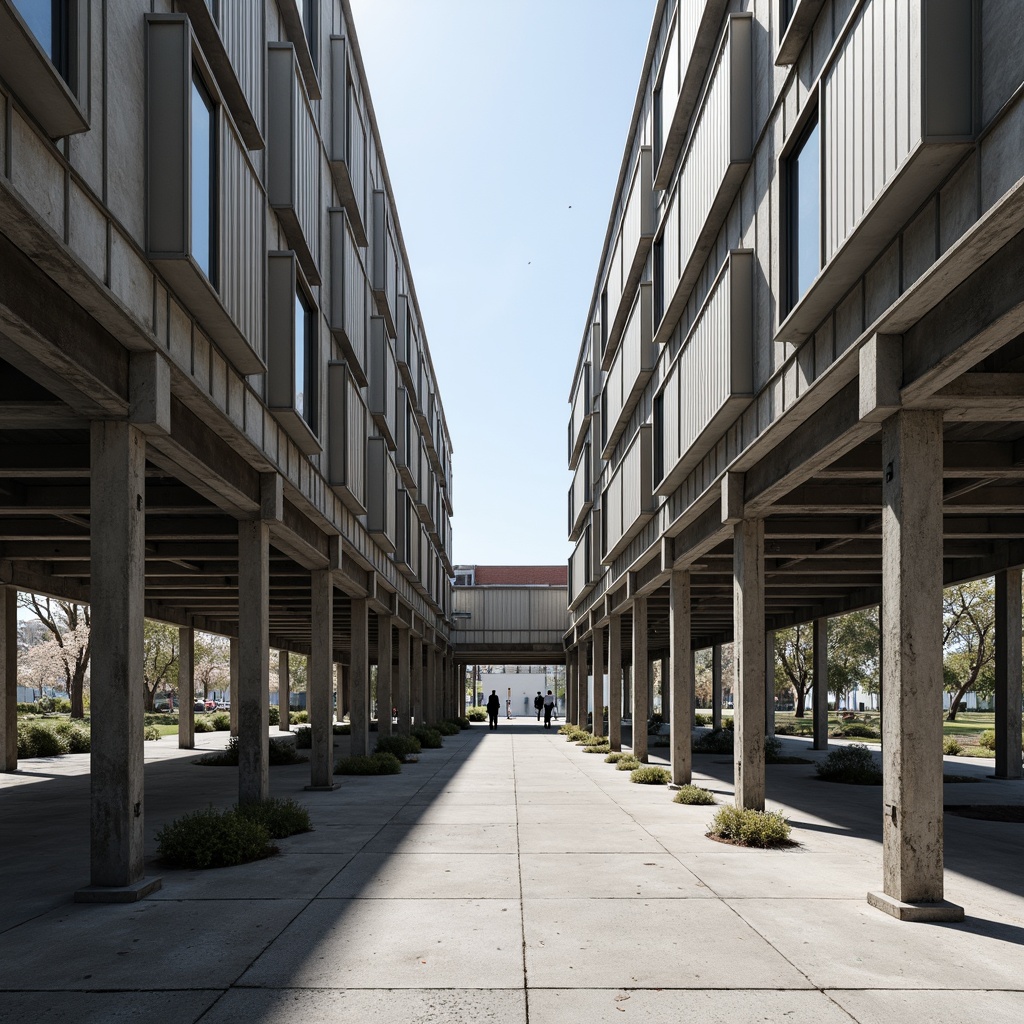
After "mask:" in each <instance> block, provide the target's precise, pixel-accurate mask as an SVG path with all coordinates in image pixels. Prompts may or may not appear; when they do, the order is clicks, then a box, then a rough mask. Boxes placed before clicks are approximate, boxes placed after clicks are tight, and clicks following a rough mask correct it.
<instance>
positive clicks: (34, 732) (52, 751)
mask: <svg viewBox="0 0 1024 1024" xmlns="http://www.w3.org/2000/svg"><path fill="white" fill-rule="evenodd" d="M70 752H71V744H70V742H69V741H68V738H67V737H66V736H61V735H60V733H58V732H56V731H55V730H54V729H52V728H50V726H49V725H47V724H45V723H44V722H19V723H18V757H19V758H23V757H60V755H61V754H69V753H70Z"/></svg>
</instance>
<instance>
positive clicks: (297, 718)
mask: <svg viewBox="0 0 1024 1024" xmlns="http://www.w3.org/2000/svg"><path fill="white" fill-rule="evenodd" d="M291 721H292V723H293V724H296V725H301V724H302V723H303V722H308V721H309V712H308V711H293V712H292V714H291Z"/></svg>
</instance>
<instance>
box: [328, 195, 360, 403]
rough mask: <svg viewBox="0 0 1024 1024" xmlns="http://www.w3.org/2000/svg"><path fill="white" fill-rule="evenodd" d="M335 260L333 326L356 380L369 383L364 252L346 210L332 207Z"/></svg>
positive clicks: (331, 286) (330, 278)
mask: <svg viewBox="0 0 1024 1024" xmlns="http://www.w3.org/2000/svg"><path fill="white" fill-rule="evenodd" d="M329 223H330V230H331V264H330V267H331V269H330V272H329V274H328V281H327V283H328V288H329V296H330V308H329V313H330V325H331V330H332V331H333V332H334V334H335V336H336V337H337V338H338V340H339V341H340V342H341V346H342V348H343V349H344V351H345V356H346V358H347V359H348V360H349V362H350V363H351V365H352V372H353V373H354V374H355V377H356V380H357V381H358V382H359V383H360V384H361V385H363V386H365V385H366V372H367V365H366V296H367V283H366V275H365V272H364V271H363V262H362V254H361V252H360V249H359V247H358V245H357V244H356V241H355V238H354V236H353V233H352V229H351V224H350V222H349V219H348V214H347V212H346V211H345V210H341V209H335V210H331V211H329Z"/></svg>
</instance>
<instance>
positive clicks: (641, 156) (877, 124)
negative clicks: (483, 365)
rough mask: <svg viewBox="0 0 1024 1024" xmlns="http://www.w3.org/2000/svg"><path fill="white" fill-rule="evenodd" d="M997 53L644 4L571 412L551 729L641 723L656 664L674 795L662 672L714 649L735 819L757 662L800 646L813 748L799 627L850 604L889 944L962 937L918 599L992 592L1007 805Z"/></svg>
mask: <svg viewBox="0 0 1024 1024" xmlns="http://www.w3.org/2000/svg"><path fill="white" fill-rule="evenodd" d="M1022 42H1024V23H1022V21H1021V18H1020V10H1019V6H1018V5H1016V4H1014V3H1013V2H1012V0H660V2H659V3H658V4H657V6H656V11H655V17H654V24H653V29H652V33H651V37H650V43H649V47H648V50H647V54H646V59H645V63H644V67H643V69H642V73H641V80H640V86H639V89H638V92H637V97H636V103H635V106H634V111H633V116H632V121H631V123H630V126H629V132H628V136H627V139H626V145H625V152H624V156H623V161H622V165H621V170H620V174H619V179H618V184H617V188H616V193H615V195H614V198H613V205H612V211H611V215H610V218H609V222H608V229H607V234H606V237H605V243H604V247H603V250H602V253H601V259H600V269H599V273H598V277H597V280H596V282H595V287H594V292H593V297H592V301H591V305H590V308H589V310H588V312H587V317H586V323H585V331H584V336H583V341H582V344H581V347H580V353H579V359H578V361H577V366H576V371H575V375H574V379H573V382H572V388H571V392H570V406H571V412H570V421H569V431H568V433H569V436H568V452H569V464H570V468H571V470H572V471H573V473H574V477H573V484H572V487H571V489H570V492H569V517H568V518H569V523H568V525H569V535H570V538H571V539H572V540H573V541H574V542H575V543H576V547H575V550H574V552H573V555H572V557H571V559H570V564H569V606H570V614H571V618H572V628H571V629H570V631H569V633H568V635H567V647H568V650H569V665H570V672H571V673H572V674H574V675H575V679H574V680H572V679H571V680H570V695H571V696H573V695H574V696H575V705H574V706H573V707H572V708H571V709H570V714H571V715H572V714H574V713H575V714H576V715H577V716H579V717H580V718H583V717H584V716H585V714H586V708H587V689H586V688H587V679H588V676H593V677H596V678H600V677H601V675H602V672H603V671H604V666H605V665H608V666H609V669H610V680H611V682H610V687H611V693H612V696H611V704H612V706H614V707H616V708H618V707H621V706H622V686H623V679H624V678H630V677H631V678H632V680H633V686H632V688H633V710H634V714H633V718H634V721H635V722H642V721H643V719H644V718H645V717H646V716H647V712H648V710H649V709H648V703H647V702H648V697H647V693H648V686H647V685H644V684H645V681H647V680H648V679H649V670H650V663H651V662H652V660H653V659H655V658H664V659H666V664H667V665H668V670H669V676H668V679H669V684H670V685H669V689H670V691H671V706H672V710H673V716H672V717H673V725H674V728H673V740H672V757H673V775H674V777H675V781H677V782H684V781H688V779H689V776H690V756H691V755H690V729H689V724H690V717H689V710H688V709H689V708H690V707H691V706H692V692H693V668H692V651H693V650H694V649H695V648H702V647H708V646H716V647H717V645H720V644H721V643H723V642H728V641H731V642H733V643H734V644H735V645H736V646H735V651H736V658H737V687H736V755H735V765H734V769H735V783H736V800H737V803H738V804H739V805H740V806H743V807H752V808H761V807H763V806H764V796H765V773H764V758H763V743H764V737H765V731H766V723H768V726H769V727H770V723H771V721H772V720H773V716H771V715H769V714H766V706H767V698H768V696H769V688H766V685H765V679H766V660H767V659H768V658H770V657H771V656H772V644H771V643H770V642H768V643H767V644H766V636H768V637H770V632H771V630H773V629H775V628H782V627H785V626H788V625H792V624H794V623H798V622H812V621H813V622H814V623H815V636H816V639H817V641H818V642H817V644H816V651H817V653H816V673H815V675H816V678H817V679H818V680H819V682H818V683H817V687H818V692H817V693H816V696H815V702H814V704H815V708H816V716H815V742H816V745H817V746H819V747H823V746H826V745H827V718H826V717H825V716H826V709H827V691H826V690H825V689H824V687H825V685H826V684H825V679H826V669H827V663H826V644H825V637H826V632H825V629H826V625H825V624H826V622H827V618H828V616H829V615H835V614H839V613H842V612H844V611H848V610H852V609H855V608H860V607H865V606H868V605H871V604H881V607H882V639H883V660H882V681H883V687H884V714H883V737H884V742H883V750H884V758H883V761H884V765H883V767H884V774H885V784H884V801H885V806H886V817H885V821H884V840H883V843H884V879H883V884H882V887H881V891H880V892H879V893H876V894H873V895H872V896H871V900H872V902H873V903H874V904H875V905H876V906H879V907H880V908H882V909H884V910H887V911H888V912H890V913H893V914H896V915H897V916H902V917H914V916H917V917H922V916H932V917H942V916H943V915H948V916H951V917H955V916H957V914H960V913H962V911H960V910H959V908H955V907H950V906H949V905H948V904H945V903H943V868H942V749H941V744H942V735H941V727H940V720H941V719H940V711H941V707H942V628H941V627H942V620H941V615H942V602H941V591H942V587H943V585H944V584H948V583H953V582H958V581H962V580H966V579H971V578H975V577H978V576H982V575H995V577H996V586H997V604H998V616H999V627H998V631H999V637H1000V639H999V651H1000V656H999V666H998V669H997V675H998V679H999V682H998V688H997V700H996V709H997V732H998V733H999V750H998V752H997V753H998V756H997V765H996V773H997V775H999V776H1001V777H1007V778H1019V777H1020V774H1021V750H1020V721H1021V679H1020V660H1021V659H1020V642H1021V639H1020V638H1021V608H1020V565H1021V562H1022V561H1024V547H1022V545H1021V540H1022V538H1024V519H1022V518H1021V512H1022V511H1024V488H1022V487H1021V484H1022V482H1024V473H1022V469H1021V462H1020V445H1021V442H1022V441H1024V427H1022V426H1021V424H1020V420H1021V408H1022V405H1021V399H1022V397H1024V391H1022V381H1024V377H1021V376H1020V369H1021V366H1020V358H1021V352H1022V348H1021V344H1022V342H1021V337H1022V331H1024V283H1022V281H1024V279H1022V278H1021V275H1020V273H1019V268H1020V265H1021V264H1020V259H1021V256H1022V255H1024V239H1022V237H1021V236H1020V234H1019V232H1020V229H1021V227H1022V226H1024V203H1022V200H1021V195H1022V194H1024V193H1022V189H1021V185H1022V182H1024V177H1022V176H1024V143H1022V141H1021V140H1022V139H1024V134H1022V131H1021V128H1022V125H1024V105H1022V102H1021V94H1022V89H1021V86H1022V84H1024V56H1022V53H1024V51H1022V49H1021V43H1022ZM716 664H718V665H720V664H721V659H720V658H717V659H716ZM768 671H769V672H770V671H771V670H770V669H768ZM618 717H619V716H618V715H613V716H612V718H613V721H612V722H610V724H609V729H610V735H611V739H612V743H613V745H615V744H616V743H617V742H618V736H617V728H618V725H617V722H616V721H615V719H617V718H618ZM642 733H643V730H642V729H639V730H635V733H634V735H635V739H634V745H635V746H636V745H639V746H640V748H641V750H640V753H646V751H645V750H643V749H642V748H643V747H644V744H645V740H644V738H643V735H642Z"/></svg>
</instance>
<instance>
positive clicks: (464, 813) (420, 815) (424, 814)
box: [392, 799, 516, 825]
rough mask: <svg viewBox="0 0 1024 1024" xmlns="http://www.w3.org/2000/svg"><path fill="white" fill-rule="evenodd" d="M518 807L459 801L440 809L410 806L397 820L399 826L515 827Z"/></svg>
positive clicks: (397, 816)
mask: <svg viewBox="0 0 1024 1024" xmlns="http://www.w3.org/2000/svg"><path fill="white" fill-rule="evenodd" d="M515 822H516V805H515V804H514V803H512V802H505V801H503V802H501V803H488V802H486V801H476V800H472V801H467V800H464V799H459V800H455V801H447V802H445V803H442V804H440V805H434V804H407V805H406V806H405V807H403V808H402V810H400V811H399V812H398V813H397V814H395V816H394V818H392V823H393V824H396V825H409V824H420V825H474V824H478V825H514V824H515Z"/></svg>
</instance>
